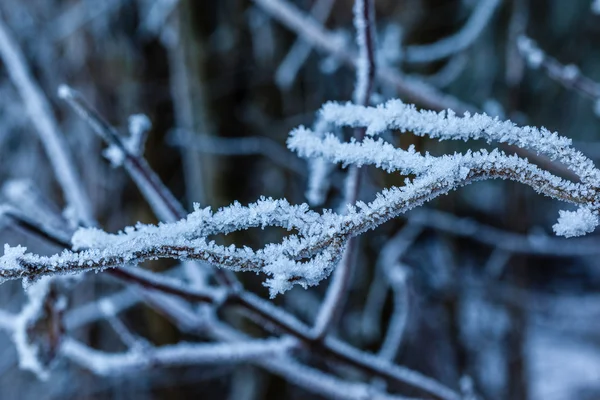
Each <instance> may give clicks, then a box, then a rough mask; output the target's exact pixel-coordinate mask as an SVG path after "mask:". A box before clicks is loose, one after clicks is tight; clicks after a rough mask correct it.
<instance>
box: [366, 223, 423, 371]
mask: <svg viewBox="0 0 600 400" xmlns="http://www.w3.org/2000/svg"><path fill="white" fill-rule="evenodd" d="M421 232H422V228H421V226H419V225H417V224H414V223H412V222H408V223H407V224H406V225H405V226H404V227H403V228H402V229H401V230H400V231H399V232H398V233H397V234H396V235H394V236H393V237H392V238H391V239H390V240H388V241H387V242H386V243H385V245H384V246H383V247H382V249H381V251H380V252H379V257H377V262H376V264H375V271H374V274H375V276H374V277H373V281H372V283H371V286H370V287H369V294H368V297H367V301H366V303H365V307H364V310H363V312H362V320H361V325H362V331H363V332H364V333H365V334H366V336H367V339H368V340H373V339H375V338H376V337H378V336H379V335H380V327H381V318H382V312H383V306H384V303H385V300H386V297H387V294H388V288H391V289H392V292H393V296H394V314H393V315H392V320H391V321H390V324H389V326H388V332H387V334H386V340H385V341H384V343H388V344H387V345H385V344H384V345H383V346H382V348H381V349H380V354H383V353H385V354H388V356H386V357H388V358H386V359H389V360H390V361H392V360H393V357H389V354H390V353H392V349H393V348H396V347H397V346H396V344H398V345H399V343H400V341H401V336H402V332H403V330H404V329H403V328H401V326H402V325H403V322H402V321H403V320H405V319H406V316H407V311H408V309H407V306H408V304H407V302H405V301H404V300H408V298H407V297H406V296H407V287H406V285H405V283H406V282H405V278H406V276H405V274H406V273H407V271H404V265H403V264H402V262H401V259H402V256H403V255H404V254H405V253H406V252H407V251H408V249H409V248H410V247H411V246H412V244H413V243H414V242H415V240H416V239H417V237H418V236H419V234H421ZM392 322H393V323H392ZM394 343H396V344H394ZM384 349H385V350H384Z"/></svg>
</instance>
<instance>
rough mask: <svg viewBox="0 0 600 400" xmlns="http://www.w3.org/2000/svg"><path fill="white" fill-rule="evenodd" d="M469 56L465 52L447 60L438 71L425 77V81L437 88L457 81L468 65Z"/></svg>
mask: <svg viewBox="0 0 600 400" xmlns="http://www.w3.org/2000/svg"><path fill="white" fill-rule="evenodd" d="M467 62H468V57H467V56H465V55H464V54H458V55H456V56H455V57H452V58H451V59H449V60H448V62H446V64H445V65H444V66H443V67H442V68H440V69H439V70H438V71H437V72H435V73H434V74H431V75H427V76H424V77H423V81H425V82H427V83H429V84H431V85H433V86H435V87H436V88H440V89H442V88H445V87H447V86H450V85H451V84H452V82H454V81H456V80H457V79H458V78H459V77H460V75H461V74H462V73H463V71H464V70H465V67H466V66H467Z"/></svg>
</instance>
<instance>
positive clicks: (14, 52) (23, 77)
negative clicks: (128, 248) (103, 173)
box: [0, 17, 94, 226]
mask: <svg viewBox="0 0 600 400" xmlns="http://www.w3.org/2000/svg"><path fill="white" fill-rule="evenodd" d="M0 56H1V57H2V60H3V61H4V65H5V67H6V70H7V72H8V74H9V76H10V78H11V79H12V81H13V83H14V84H15V86H16V87H17V89H18V91H19V93H20V95H21V98H22V99H23V103H24V104H25V109H26V110H27V113H28V114H29V118H30V119H31V122H32V124H33V125H34V126H35V128H36V130H37V132H38V135H39V138H40V140H41V141H42V144H43V145H44V148H45V150H46V153H47V155H48V159H49V160H50V164H51V165H52V168H53V169H54V174H55V176H56V178H57V179H58V182H59V184H60V185H61V187H62V190H63V194H64V196H65V198H66V200H67V203H68V205H69V206H70V207H72V209H73V211H74V212H75V214H76V218H77V220H78V222H80V223H82V224H84V225H88V226H89V225H94V218H93V216H92V207H91V205H90V204H89V202H88V199H87V196H86V194H85V193H84V188H85V186H84V185H83V184H82V182H81V179H80V178H79V176H78V174H77V172H76V168H75V165H74V163H73V160H72V158H71V155H70V154H69V151H68V146H67V143H66V141H65V140H64V138H63V137H62V136H61V134H60V132H59V128H58V124H57V122H56V120H55V118H54V116H53V113H52V108H51V106H50V104H49V102H48V100H47V98H46V97H45V95H44V94H43V92H42V90H41V89H40V87H39V86H38V85H37V84H36V83H35V81H34V79H33V77H32V76H31V74H30V73H29V71H28V68H27V63H26V61H25V57H24V56H23V54H22V52H21V49H20V48H19V47H18V45H17V43H16V42H15V40H14V39H13V38H12V37H11V35H10V33H9V32H8V28H7V27H6V25H5V24H4V22H3V21H2V19H1V17H0Z"/></svg>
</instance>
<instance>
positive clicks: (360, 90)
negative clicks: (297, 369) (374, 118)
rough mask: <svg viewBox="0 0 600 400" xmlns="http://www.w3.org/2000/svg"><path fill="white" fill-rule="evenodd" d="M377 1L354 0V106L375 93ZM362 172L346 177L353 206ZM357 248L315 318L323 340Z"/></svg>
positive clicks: (350, 246)
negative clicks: (356, 59) (357, 57)
mask: <svg viewBox="0 0 600 400" xmlns="http://www.w3.org/2000/svg"><path fill="white" fill-rule="evenodd" d="M373 1H374V0H355V2H354V27H355V28H356V42H357V44H358V54H359V59H358V61H357V68H356V83H355V87H354V95H353V101H354V103H355V104H358V105H362V106H368V105H369V101H370V99H371V93H372V91H373V85H374V79H375V74H376V65H375V42H376V41H375V33H376V28H375V16H374V13H375V6H374V4H373ZM364 136H365V130H364V129H362V128H358V129H356V130H355V132H354V139H355V140H357V141H361V140H362V139H363V138H364ZM362 175H363V171H362V170H361V169H359V168H358V166H354V165H353V166H351V167H350V168H349V171H348V176H347V177H346V188H345V193H344V203H345V204H354V203H356V201H357V200H358V196H359V193H360V185H361V181H362ZM356 247H358V238H357V237H351V238H350V239H348V242H347V243H346V247H345V248H344V251H343V253H342V258H341V260H340V262H339V263H338V265H337V268H335V272H334V273H333V277H332V279H331V282H330V283H329V287H328V288H327V292H326V293H325V298H324V299H323V302H322V303H321V307H320V309H319V313H318V314H317V317H316V319H315V326H314V335H315V336H316V337H319V338H322V337H324V336H325V335H327V333H328V331H330V330H331V329H332V328H333V327H334V326H335V324H336V323H337V322H338V320H339V318H340V316H341V315H342V313H343V311H344V307H345V303H346V299H347V297H348V293H349V291H350V285H351V283H352V276H353V274H354V270H355V268H356V262H357V260H356V259H357V257H356V251H357V249H356Z"/></svg>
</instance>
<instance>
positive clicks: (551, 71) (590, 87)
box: [517, 35, 600, 115]
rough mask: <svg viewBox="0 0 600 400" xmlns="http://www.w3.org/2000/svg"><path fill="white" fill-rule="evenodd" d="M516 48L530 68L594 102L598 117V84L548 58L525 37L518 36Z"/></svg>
mask: <svg viewBox="0 0 600 400" xmlns="http://www.w3.org/2000/svg"><path fill="white" fill-rule="evenodd" d="M517 46H518V49H519V52H520V53H521V56H522V57H523V58H524V59H525V60H526V61H527V64H528V65H529V67H530V68H532V69H540V70H542V71H543V72H545V73H546V74H547V75H548V77H549V78H551V79H552V80H554V81H556V82H558V83H560V84H561V85H563V86H564V87H565V88H567V89H571V90H574V91H575V92H577V93H579V94H580V95H582V96H584V97H587V98H589V99H591V100H592V101H593V102H594V112H595V113H596V114H598V115H600V83H598V82H596V81H594V80H592V79H590V78H588V77H587V76H585V75H583V74H582V73H581V71H579V68H578V67H577V66H575V65H573V64H567V65H563V64H561V63H560V62H559V61H558V60H556V59H554V58H552V57H550V56H548V55H547V54H546V53H545V52H544V51H543V50H542V49H540V48H539V47H538V45H537V44H536V42H534V41H533V40H531V39H530V38H529V37H527V36H525V35H521V36H519V38H518V39H517Z"/></svg>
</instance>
